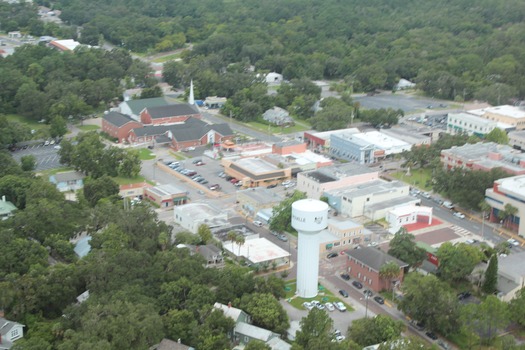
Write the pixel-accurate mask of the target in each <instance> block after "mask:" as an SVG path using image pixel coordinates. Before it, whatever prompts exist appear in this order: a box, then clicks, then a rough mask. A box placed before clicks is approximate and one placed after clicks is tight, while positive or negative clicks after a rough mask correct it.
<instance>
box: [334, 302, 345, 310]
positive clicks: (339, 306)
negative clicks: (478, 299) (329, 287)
mask: <svg viewBox="0 0 525 350" xmlns="http://www.w3.org/2000/svg"><path fill="white" fill-rule="evenodd" d="M334 307H335V308H336V309H337V310H339V311H341V312H345V311H346V306H345V304H343V303H342V302H340V301H337V302H335V303H334Z"/></svg>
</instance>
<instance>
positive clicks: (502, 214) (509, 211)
mask: <svg viewBox="0 0 525 350" xmlns="http://www.w3.org/2000/svg"><path fill="white" fill-rule="evenodd" d="M517 213H518V208H516V207H515V206H513V205H512V204H510V203H507V204H505V207H504V209H503V210H500V211H499V213H498V218H499V219H501V220H503V225H504V226H505V227H508V226H509V224H508V223H509V221H510V219H512V218H514V216H515V215H516V214H517Z"/></svg>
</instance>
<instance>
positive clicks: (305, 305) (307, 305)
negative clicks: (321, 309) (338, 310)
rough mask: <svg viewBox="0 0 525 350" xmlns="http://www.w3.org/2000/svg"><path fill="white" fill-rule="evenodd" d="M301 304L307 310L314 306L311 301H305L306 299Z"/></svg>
mask: <svg viewBox="0 0 525 350" xmlns="http://www.w3.org/2000/svg"><path fill="white" fill-rule="evenodd" d="M303 306H304V307H305V309H307V310H312V309H313V308H314V307H315V306H314V305H313V304H312V303H309V302H307V301H305V302H304V303H303Z"/></svg>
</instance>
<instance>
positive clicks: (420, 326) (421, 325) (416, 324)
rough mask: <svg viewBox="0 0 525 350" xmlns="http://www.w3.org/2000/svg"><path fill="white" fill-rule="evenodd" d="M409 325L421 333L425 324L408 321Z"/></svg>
mask: <svg viewBox="0 0 525 350" xmlns="http://www.w3.org/2000/svg"><path fill="white" fill-rule="evenodd" d="M410 323H411V324H412V326H414V327H415V328H416V329H417V330H418V331H422V330H424V329H425V324H424V323H423V322H419V321H416V320H412V321H410Z"/></svg>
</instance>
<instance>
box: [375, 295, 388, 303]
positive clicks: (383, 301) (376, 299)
mask: <svg viewBox="0 0 525 350" xmlns="http://www.w3.org/2000/svg"><path fill="white" fill-rule="evenodd" d="M374 300H375V301H376V302H377V303H378V304H381V305H383V304H384V303H385V299H383V298H381V297H380V296H376V297H374Z"/></svg>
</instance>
